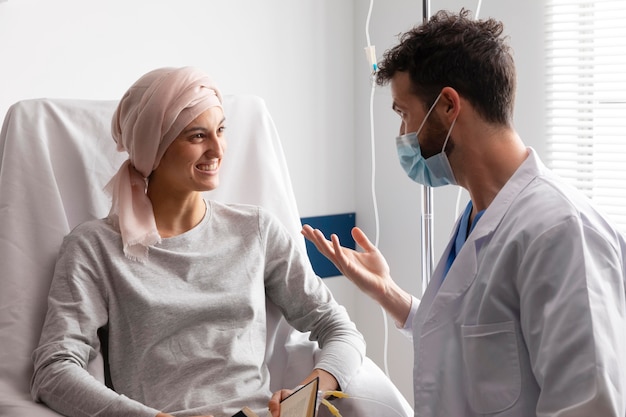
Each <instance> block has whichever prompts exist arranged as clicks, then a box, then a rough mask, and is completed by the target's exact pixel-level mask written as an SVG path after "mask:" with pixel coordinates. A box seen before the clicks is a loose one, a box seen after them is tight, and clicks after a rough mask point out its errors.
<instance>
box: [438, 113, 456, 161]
mask: <svg viewBox="0 0 626 417" xmlns="http://www.w3.org/2000/svg"><path fill="white" fill-rule="evenodd" d="M456 119H457V118H456V117H455V118H454V120H453V121H452V124H451V125H450V129H449V130H448V134H447V135H446V140H445V141H444V142H443V148H441V152H442V153H443V152H445V151H446V145H447V144H448V139H450V135H451V134H452V129H454V124H455V123H456Z"/></svg>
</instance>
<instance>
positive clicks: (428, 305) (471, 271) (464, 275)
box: [417, 148, 541, 331]
mask: <svg viewBox="0 0 626 417" xmlns="http://www.w3.org/2000/svg"><path fill="white" fill-rule="evenodd" d="M540 172H541V166H540V163H539V162H538V160H537V157H536V154H535V152H534V150H533V149H531V148H528V158H527V159H526V161H524V163H523V164H522V165H521V166H520V167H519V168H518V170H517V171H516V172H515V173H514V174H513V176H512V177H511V178H510V179H509V181H508V182H507V183H506V184H505V186H504V187H503V188H502V189H501V190H500V192H499V193H498V194H497V195H496V198H495V199H494V200H493V202H492V203H491V205H489V207H488V208H487V210H486V211H485V213H484V214H483V216H482V217H481V219H480V221H479V222H478V223H477V224H476V227H475V228H474V230H472V232H471V233H470V235H469V237H468V239H467V241H466V242H465V244H464V245H463V247H462V248H461V251H460V253H459V254H458V255H457V257H456V259H455V261H454V263H453V264H452V267H451V268H450V270H449V271H448V274H447V275H446V277H445V278H444V277H443V273H444V270H445V264H446V259H447V258H448V254H449V253H450V250H451V248H452V245H453V244H454V236H455V235H456V233H453V234H452V237H451V239H450V242H449V243H448V246H447V247H446V250H445V251H444V254H443V256H442V257H441V259H440V261H439V263H438V265H437V268H436V269H435V272H434V273H433V276H432V278H431V282H430V283H429V285H428V288H427V289H426V292H425V293H424V296H423V298H422V300H421V302H420V307H419V309H418V312H417V319H418V322H419V323H420V325H421V324H422V323H423V325H424V326H427V325H428V324H429V323H435V322H436V321H437V320H436V318H437V316H439V315H441V314H444V315H445V312H446V310H447V309H448V308H449V306H450V305H452V303H453V302H454V301H455V300H457V299H458V298H459V297H461V296H462V295H463V294H464V293H465V291H466V290H467V289H468V288H469V287H470V285H471V284H472V282H474V280H475V279H476V274H477V271H478V258H479V256H480V250H481V248H482V247H483V245H485V244H487V243H488V242H489V239H490V237H491V235H492V234H493V232H494V231H495V230H496V228H497V227H498V225H499V224H500V222H501V221H502V219H503V217H504V215H505V214H506V212H507V211H508V210H509V208H510V206H511V203H512V202H513V200H515V198H517V196H518V195H519V193H520V192H521V191H522V190H523V189H524V188H526V187H527V186H528V184H529V183H530V182H531V181H532V180H533V179H534V178H535V177H536V176H537V175H538V174H539V173H540ZM459 222H460V219H459V220H457V223H456V225H455V227H454V229H453V230H454V231H456V230H457V229H458V227H459ZM420 330H422V331H427V329H426V328H424V329H420Z"/></svg>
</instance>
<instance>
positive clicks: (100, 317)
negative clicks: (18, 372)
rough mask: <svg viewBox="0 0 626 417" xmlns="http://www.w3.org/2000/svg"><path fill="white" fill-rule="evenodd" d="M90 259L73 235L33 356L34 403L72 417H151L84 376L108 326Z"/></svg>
mask: <svg viewBox="0 0 626 417" xmlns="http://www.w3.org/2000/svg"><path fill="white" fill-rule="evenodd" d="M88 253H89V251H85V250H83V249H81V243H80V239H77V238H75V237H73V236H72V235H70V236H68V237H67V238H66V239H65V241H64V243H63V246H62V248H61V255H60V257H59V259H58V261H57V264H56V268H55V273H54V277H53V280H52V285H51V288H50V293H49V297H48V312H47V315H46V319H45V322H44V326H43V330H42V333H41V338H40V342H39V346H38V348H37V349H36V350H35V351H34V352H33V362H34V374H33V377H32V379H31V394H32V397H33V399H34V400H35V401H40V402H43V403H45V404H46V405H47V406H48V407H50V408H52V409H53V410H55V411H57V412H59V413H61V414H64V415H67V416H71V417H73V416H77V417H83V416H85V417H87V416H95V415H97V416H99V417H106V416H118V417H121V416H129V417H130V416H135V417H137V416H146V417H154V416H156V414H157V413H158V410H155V409H152V408H150V407H146V406H144V405H142V404H140V403H138V402H137V401H134V400H131V399H130V398H128V397H126V396H123V395H119V394H117V393H116V392H115V391H113V390H112V389H110V388H108V387H107V386H106V385H105V384H104V383H103V382H101V381H99V380H98V379H96V378H95V377H94V376H92V375H91V374H90V373H89V372H88V371H87V364H88V363H89V361H91V360H93V359H94V358H95V357H96V356H97V354H98V352H99V351H100V341H99V338H98V330H99V329H100V328H102V327H105V326H106V324H107V307H106V296H105V292H104V289H103V286H102V285H101V284H99V283H98V281H97V280H96V279H95V274H94V271H93V270H92V269H91V268H90V267H89V265H90V262H89V254H88Z"/></svg>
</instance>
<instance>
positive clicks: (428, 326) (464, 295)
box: [303, 11, 626, 417]
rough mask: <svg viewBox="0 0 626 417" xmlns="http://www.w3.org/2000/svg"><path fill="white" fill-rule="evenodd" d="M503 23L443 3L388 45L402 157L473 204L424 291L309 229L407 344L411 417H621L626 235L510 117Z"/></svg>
mask: <svg viewBox="0 0 626 417" xmlns="http://www.w3.org/2000/svg"><path fill="white" fill-rule="evenodd" d="M502 31H503V28H502V24H501V23H499V22H497V21H494V20H493V19H489V20H485V21H475V20H473V19H470V17H469V15H468V12H467V11H461V13H460V14H456V15H454V14H450V13H446V12H439V13H437V14H436V15H434V16H433V17H432V18H431V19H430V20H429V21H428V22H426V23H424V24H422V25H420V26H418V27H416V28H414V29H413V30H411V31H409V32H407V33H405V34H404V35H403V36H402V37H401V38H400V43H399V44H398V45H397V46H395V47H394V48H392V49H390V50H389V51H387V52H386V53H385V55H384V58H383V62H382V63H381V64H380V71H379V72H378V73H377V83H378V84H379V85H384V84H386V83H387V82H390V84H391V92H392V97H393V106H392V107H393V110H395V111H396V112H397V113H398V114H399V115H400V117H401V118H402V122H401V136H399V137H398V138H397V139H396V145H397V148H398V156H399V159H400V164H401V165H402V167H403V168H404V170H405V171H406V173H407V174H408V175H409V177H411V178H412V179H413V180H415V181H417V182H418V183H421V184H424V185H427V186H433V187H436V186H441V185H445V184H456V185H459V186H461V187H464V188H465V189H467V190H468V191H469V194H470V197H471V202H470V203H469V204H468V206H467V208H466V210H465V212H464V213H463V214H462V215H461V217H460V219H459V220H458V222H457V224H456V225H455V229H454V233H453V237H452V239H451V241H450V243H449V244H448V246H447V248H446V249H445V252H444V255H443V257H442V258H441V260H440V261H439V263H438V265H437V267H436V269H435V271H434V273H433V276H432V279H431V281H430V284H429V285H428V288H427V289H426V292H425V294H424V296H423V298H422V299H421V300H418V299H416V298H415V297H412V296H411V295H410V294H408V293H407V292H406V291H404V290H402V289H401V288H399V287H398V285H397V284H396V283H395V282H394V281H393V280H392V278H391V276H390V272H389V267H388V265H387V262H386V261H385V259H384V258H383V256H382V255H381V254H380V252H379V251H378V249H377V248H376V247H374V246H373V245H372V243H370V241H369V240H368V239H367V237H366V236H365V234H364V233H363V232H362V231H361V230H360V229H358V228H355V229H354V230H353V236H354V238H355V241H356V242H357V244H358V245H359V246H360V247H361V248H362V249H363V250H362V251H359V252H357V251H353V250H350V249H347V248H345V247H342V246H340V242H339V240H338V238H337V236H336V235H332V236H331V240H327V239H326V238H325V237H324V236H323V234H322V233H321V232H320V231H319V230H313V229H312V228H311V227H309V226H305V227H304V228H303V234H304V236H305V237H306V238H307V239H309V240H311V241H312V242H313V243H314V244H315V245H316V247H317V248H318V249H319V250H320V251H321V252H322V253H323V254H324V255H325V256H327V257H328V258H329V259H330V260H331V261H332V262H333V263H334V264H335V265H336V266H337V267H338V269H339V270H340V271H341V272H342V273H343V274H344V275H345V276H346V277H348V278H349V279H350V280H351V281H353V282H354V283H355V284H356V285H357V286H358V287H359V288H360V289H361V290H363V291H364V292H365V293H367V294H368V295H369V296H371V297H372V298H373V299H374V300H376V301H377V302H379V303H380V304H381V305H382V306H383V307H384V308H385V309H386V310H387V312H388V313H389V314H390V315H391V316H392V317H393V318H394V319H395V320H396V323H398V326H399V327H401V328H403V329H406V330H407V331H409V332H411V333H412V338H413V343H414V354H415V359H414V395H415V415H416V416H420V417H430V416H447V417H462V416H485V415H489V416H516V417H530V416H560V417H566V416H580V417H611V416H614V417H624V416H625V415H626V306H625V297H626V293H625V289H624V287H625V275H626V271H625V254H626V241H625V240H624V237H623V236H621V235H620V233H619V232H618V231H617V230H616V228H615V227H614V226H612V225H611V224H610V222H609V221H608V220H607V219H606V218H604V217H602V215H600V214H599V213H598V212H597V211H596V210H595V209H594V208H593V207H592V206H591V205H590V203H589V202H588V201H587V200H586V199H585V197H583V196H582V195H581V194H580V193H578V192H577V191H576V190H574V189H572V188H570V187H568V186H567V185H565V184H564V183H563V182H562V181H561V180H560V179H559V178H557V177H556V176H555V175H554V174H552V173H551V172H550V171H549V170H547V169H546V167H545V166H544V165H543V164H542V162H541V161H540V160H539V157H538V155H537V154H536V153H535V151H534V150H533V149H531V148H528V147H526V146H525V145H524V144H523V142H522V140H521V139H520V137H519V136H518V135H517V133H516V132H515V130H514V128H513V102H514V97H515V83H516V82H515V67H514V63H513V58H512V57H511V53H510V50H509V46H507V44H506V43H505V41H504V39H503V36H502Z"/></svg>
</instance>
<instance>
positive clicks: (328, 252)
mask: <svg viewBox="0 0 626 417" xmlns="http://www.w3.org/2000/svg"><path fill="white" fill-rule="evenodd" d="M302 235H303V236H304V237H305V238H306V239H308V240H309V241H310V242H311V243H313V244H314V245H315V247H316V248H317V250H318V251H320V253H321V254H322V255H324V256H325V257H326V258H328V259H329V260H330V261H331V262H332V263H333V264H334V265H335V266H336V267H337V269H338V270H339V271H340V272H341V273H342V274H343V275H344V276H345V277H346V278H348V279H349V280H350V281H352V282H353V283H354V284H355V285H356V286H357V287H359V289H360V290H361V291H363V292H364V293H365V294H367V295H368V296H370V297H371V298H372V299H374V300H375V301H376V302H378V303H379V304H380V305H381V306H382V307H383V308H384V309H385V310H387V311H388V312H389V314H391V315H392V317H393V318H394V319H395V321H396V322H397V323H398V324H402V323H404V321H405V320H406V318H407V316H408V314H409V311H410V309H411V302H412V297H411V295H410V294H409V293H407V292H406V291H404V290H403V289H402V288H400V287H399V286H398V285H397V284H396V282H395V281H394V280H393V279H392V278H391V275H390V270H389V265H388V264H387V261H386V260H385V258H384V256H383V255H382V253H381V252H380V251H379V250H378V248H377V247H376V246H375V245H374V244H373V243H372V242H371V241H370V240H369V239H368V237H367V236H366V235H365V233H364V232H363V231H362V230H361V229H359V228H358V227H355V228H353V229H352V237H353V238H354V241H355V242H356V244H357V245H358V246H360V247H361V248H362V249H363V251H362V252H358V251H355V250H353V249H350V248H346V247H345V246H341V242H340V241H339V237H338V236H337V235H336V234H332V235H331V236H330V240H328V239H327V238H326V237H325V236H324V234H323V233H322V232H321V231H320V230H319V229H313V228H312V227H311V226H309V225H307V224H305V225H304V226H303V228H302Z"/></svg>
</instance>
